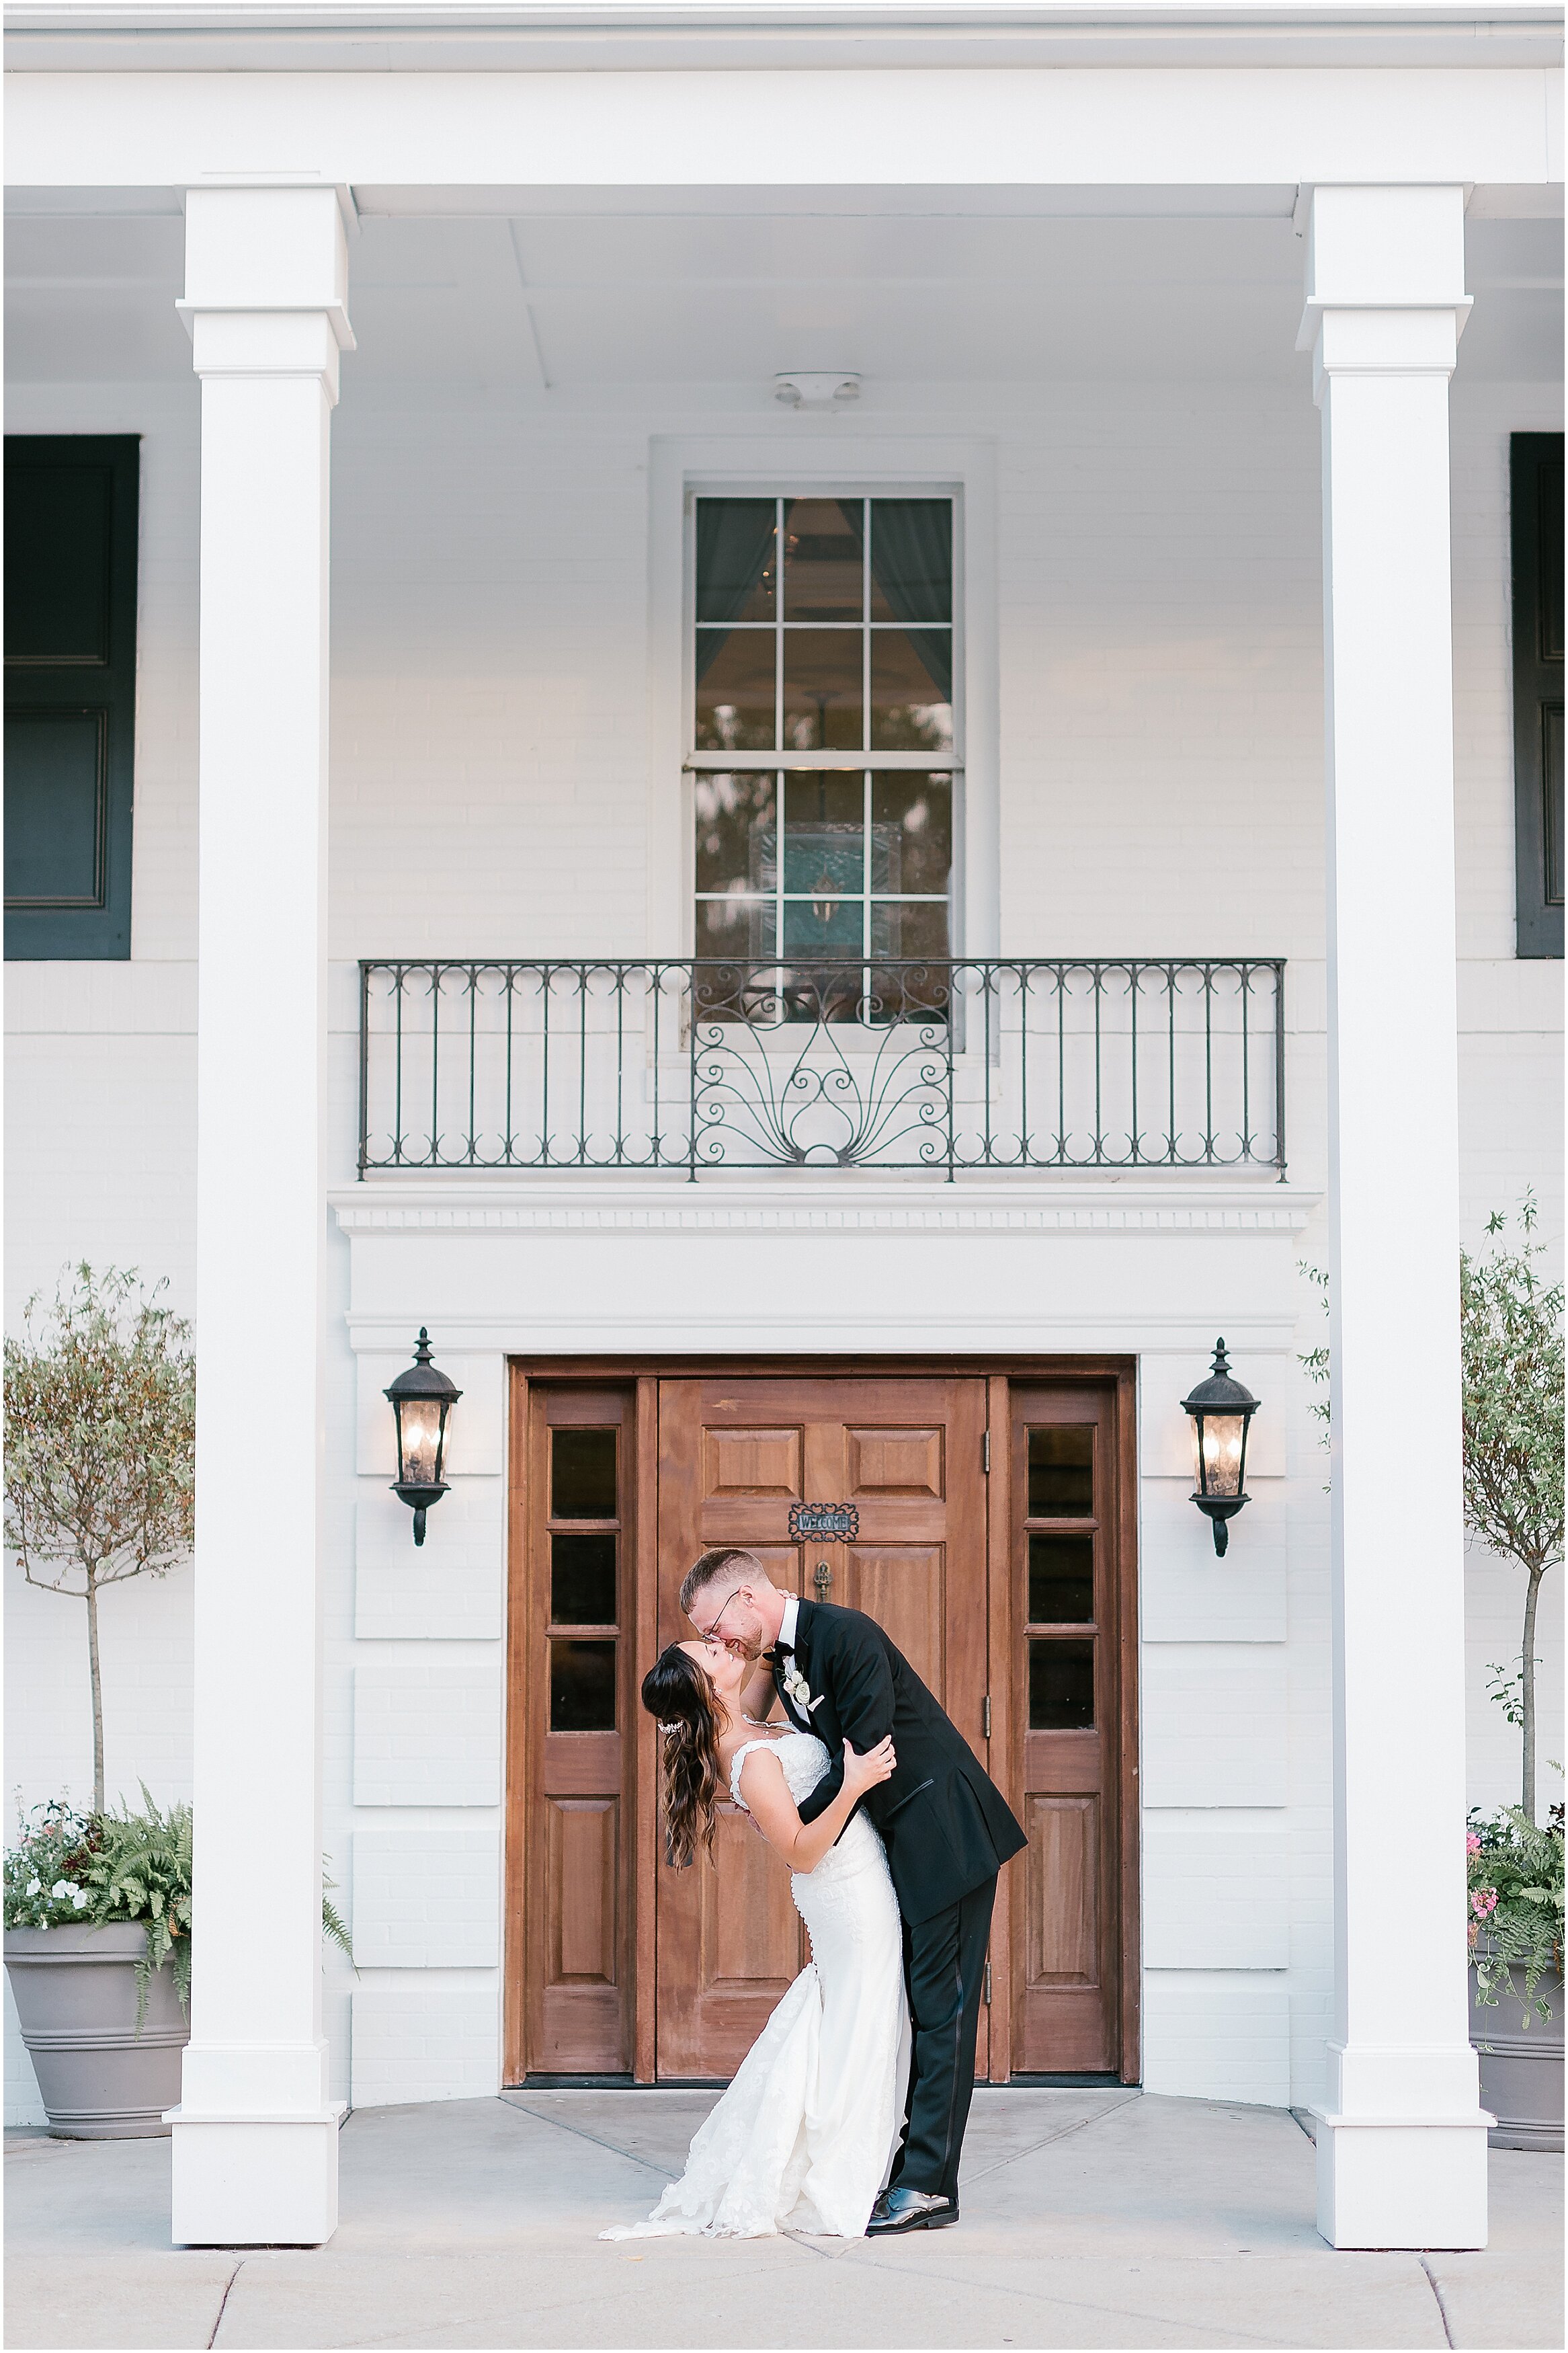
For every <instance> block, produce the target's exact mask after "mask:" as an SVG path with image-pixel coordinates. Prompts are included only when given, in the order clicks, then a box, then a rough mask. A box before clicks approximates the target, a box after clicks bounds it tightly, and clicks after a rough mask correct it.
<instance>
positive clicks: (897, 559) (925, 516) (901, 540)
mask: <svg viewBox="0 0 1568 2353" xmlns="http://www.w3.org/2000/svg"><path fill="white" fill-rule="evenodd" d="M838 505H839V512H840V513H841V514H842V515H843V517H844V520H845V522H847V524H848V526H849V528H850V530H851V531H852V532H853V533H854V534H855V543H856V545H857V546H863V545H864V544H865V533H864V531H863V528H862V513H863V510H862V508H861V504H860V501H859V500H858V499H841V500H840V501H839V502H838ZM871 576H872V578H873V579H874V580H875V582H876V584H877V586H878V587H879V589H880V590H881V592H882V594H883V596H885V597H886V598H887V600H888V605H889V610H890V611H891V612H892V614H893V617H894V618H895V619H897V620H900V621H903V622H905V623H915V622H920V621H951V620H952V501H951V500H950V499H873V500H872V501H871ZM909 634H910V644H911V645H912V646H913V648H914V649H915V652H916V653H917V654H918V656H919V657H920V659H921V663H922V664H923V665H924V668H925V670H926V671H927V673H928V675H929V676H930V677H931V680H932V681H933V682H934V683H935V684H936V686H937V687H938V688H939V689H940V694H939V696H938V700H939V701H941V702H952V630H951V628H947V629H921V628H910V633H909Z"/></svg>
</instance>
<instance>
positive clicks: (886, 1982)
mask: <svg viewBox="0 0 1568 2353" xmlns="http://www.w3.org/2000/svg"><path fill="white" fill-rule="evenodd" d="M756 1748H772V1749H773V1751H774V1752H775V1754H776V1755H777V1757H778V1760H779V1764H780V1766H781V1767H783V1770H784V1779H785V1781H786V1782H787V1783H788V1785H789V1792H790V1795H791V1797H792V1798H793V1799H795V1803H796V1805H798V1804H799V1803H800V1801H801V1799H803V1798H805V1796H806V1795H807V1794H808V1792H809V1791H811V1790H812V1789H815V1788H816V1785H817V1783H818V1781H820V1780H821V1778H822V1777H823V1775H824V1774H825V1773H826V1770H827V1751H826V1748H825V1747H824V1746H823V1744H822V1742H821V1741H820V1740H818V1739H817V1738H816V1736H815V1735H814V1734H812V1733H809V1732H790V1733H786V1734H785V1735H784V1738H783V1739H781V1740H776V1741H775V1740H748V1741H747V1742H746V1743H745V1744H744V1746H742V1747H741V1748H738V1749H737V1750H736V1751H735V1755H734V1757H733V1758H732V1760H731V1766H730V1794H731V1797H732V1798H733V1799H734V1800H735V1803H736V1804H737V1805H738V1806H741V1807H742V1808H745V1799H743V1798H742V1795H741V1767H742V1765H743V1764H744V1762H745V1760H746V1758H747V1757H749V1756H750V1755H751V1754H752V1750H753V1749H756ZM746 1810H748V1811H749V1808H747V1809H746ZM790 1889H791V1892H792V1894H794V1897H795V1909H796V1910H797V1911H798V1912H799V1914H800V1916H801V1918H802V1919H803V1920H804V1921H805V1925H806V1928H807V1930H808V1932H809V1934H810V1936H811V1962H810V1965H809V1967H807V1968H804V1969H802V1971H801V1973H800V1975H799V1977H797V1978H796V1979H795V1983H794V1984H793V1985H792V1986H791V1988H790V1989H789V1991H788V1992H787V1993H786V1994H785V1996H784V2000H782V2001H781V2002H780V2003H779V2006H778V2008H777V2009H776V2010H774V2012H773V2016H772V2017H771V2018H770V2019H769V2021H768V2022H767V2024H766V2025H765V2026H764V2027H763V2031H762V2032H761V2034H759V2035H758V2037H757V2039H756V2041H755V2042H753V2043H752V2047H751V2049H750V2051H749V2052H747V2053H746V2056H745V2058H744V2059H743V2060H742V2063H741V2069H740V2073H738V2074H737V2075H736V2077H735V2079H734V2082H733V2083H732V2084H731V2085H730V2088H729V2090H728V2091H727V2092H726V2093H725V2094H724V2096H723V2098H722V2099H721V2101H720V2102H719V2105H718V2106H717V2107H716V2108H715V2109H714V2110H713V2111H712V2114H711V2115H710V2116H709V2117H708V2119H707V2121H706V2123H705V2124H704V2125H703V2126H702V2127H701V2129H700V2131H699V2133H698V2134H697V2136H696V2137H695V2139H694V2140H693V2141H692V2144H691V2148H690V2152H689V2156H688V2158H687V2161H686V2170H685V2172H684V2173H683V2174H682V2175H681V2177H680V2179H679V2181H672V2182H671V2183H670V2185H669V2187H668V2189H666V2191H665V2193H664V2195H663V2197H662V2198H661V2199H660V2200H659V2201H658V2205H657V2206H656V2207H655V2208H654V2210H653V2212H652V2213H651V2214H650V2215H649V2216H648V2218H647V2221H646V2222H634V2223H631V2224H629V2225H621V2226H619V2227H617V2228H616V2229H615V2230H613V2231H604V2232H601V2233H600V2236H601V2237H602V2238H605V2239H636V2238H659V2237H665V2236H667V2235H669V2234H672V2233H675V2232H705V2233H707V2234H708V2235H709V2236H710V2237H713V2238H729V2239H761V2238H769V2237H772V2236H773V2235H774V2234H775V2233H777V2232H780V2231H786V2230H787V2231H805V2232H810V2233H816V2234H820V2235H822V2236H826V2237H832V2238H843V2239H858V2238H859V2237H860V2236H861V2235H862V2233H863V2232H864V2231H865V2228H866V2223H867V2221H868V2217H869V2215H870V2211H871V2207H872V2204H873V2201H874V2200H875V2199H876V2197H877V2194H878V2192H879V2190H880V2189H881V2188H882V2186H883V2184H884V2183H885V2182H886V2180H887V2178H888V2173H889V2168H890V2166H891V2164H892V2160H893V2155H894V2152H895V2150H896V2148H897V2146H898V2140H899V2135H900V2131H901V2129H902V2126H903V2119H904V2087H905V2082H906V2078H907V2074H908V2069H909V2010H908V2006H907V2004H906V2001H905V1999H904V1965H903V1936H902V1929H901V1926H900V1919H899V1905H898V1898H897V1897H896V1896H895V1895H894V1894H893V1883H892V1880H891V1879H890V1878H889V1874H888V1858H887V1855H886V1852H884V1850H883V1846H882V1841H881V1840H880V1839H879V1837H878V1835H877V1832H876V1831H875V1830H873V1828H872V1826H871V1824H870V1823H869V1822H868V1820H866V1817H865V1815H864V1814H863V1813H859V1814H857V1815H856V1816H855V1818H854V1819H853V1820H852V1821H851V1822H850V1823H849V1825H848V1827H847V1830H846V1831H845V1832H844V1834H843V1836H842V1838H840V1840H839V1841H838V1843H837V1846H832V1847H829V1849H828V1851H827V1852H826V1854H825V1855H824V1856H823V1858H822V1861H821V1862H819V1863H818V1864H817V1866H816V1870H815V1871H812V1872H795V1873H792V1875H791V1878H790Z"/></svg>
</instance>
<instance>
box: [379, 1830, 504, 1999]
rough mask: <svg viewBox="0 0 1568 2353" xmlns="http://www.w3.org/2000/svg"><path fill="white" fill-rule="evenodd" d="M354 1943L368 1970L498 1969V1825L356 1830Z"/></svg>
mask: <svg viewBox="0 0 1568 2353" xmlns="http://www.w3.org/2000/svg"><path fill="white" fill-rule="evenodd" d="M353 1947H354V1959H355V1961H356V1963H357V1964H358V1966H359V1967H360V1968H362V1969H373V1968H386V1969H431V1968H454V1969H457V1968H490V1969H493V1968H496V1967H498V1965H499V1964H500V1852H499V1851H498V1846H497V1840H496V1834H495V1831H493V1830H482V1831H469V1830H454V1829H447V1828H443V1829H440V1830H434V1831H430V1830H401V1829H400V1830H395V1831H361V1830H356V1831H355V1832H354V1841H353Z"/></svg>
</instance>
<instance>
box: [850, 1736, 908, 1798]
mask: <svg viewBox="0 0 1568 2353" xmlns="http://www.w3.org/2000/svg"><path fill="white" fill-rule="evenodd" d="M898 1767H899V1759H898V1754H897V1751H896V1750H895V1749H894V1746H893V1736H892V1734H891V1733H890V1732H889V1735H888V1736H887V1738H886V1739H885V1740H879V1741H878V1743H877V1746H875V1748H868V1750H867V1751H866V1754H865V1755H864V1757H859V1756H857V1754H856V1752H855V1750H854V1749H853V1748H852V1747H851V1746H850V1745H849V1743H848V1741H846V1742H845V1744H844V1786H845V1788H847V1789H852V1790H853V1791H854V1792H855V1795H856V1796H857V1797H858V1796H859V1795H860V1793H861V1791H862V1790H865V1789H874V1788H876V1787H877V1785H878V1783H879V1781H890V1780H891V1779H892V1778H893V1775H894V1774H895V1773H896V1772H897V1771H898Z"/></svg>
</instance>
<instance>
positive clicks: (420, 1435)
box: [397, 1398, 447, 1487]
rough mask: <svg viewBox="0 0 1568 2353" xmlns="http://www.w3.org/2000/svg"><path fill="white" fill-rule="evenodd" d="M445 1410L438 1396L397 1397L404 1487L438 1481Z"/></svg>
mask: <svg viewBox="0 0 1568 2353" xmlns="http://www.w3.org/2000/svg"><path fill="white" fill-rule="evenodd" d="M446 1413H447V1409H446V1405H445V1402H444V1401H443V1399H441V1398H399V1399H398V1402H397V1443H398V1451H399V1454H400V1455H401V1458H402V1461H401V1464H400V1476H401V1482H402V1484H403V1485H404V1486H405V1487H437V1486H439V1485H440V1483H441V1425H442V1422H443V1421H444V1420H445V1419H446Z"/></svg>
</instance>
